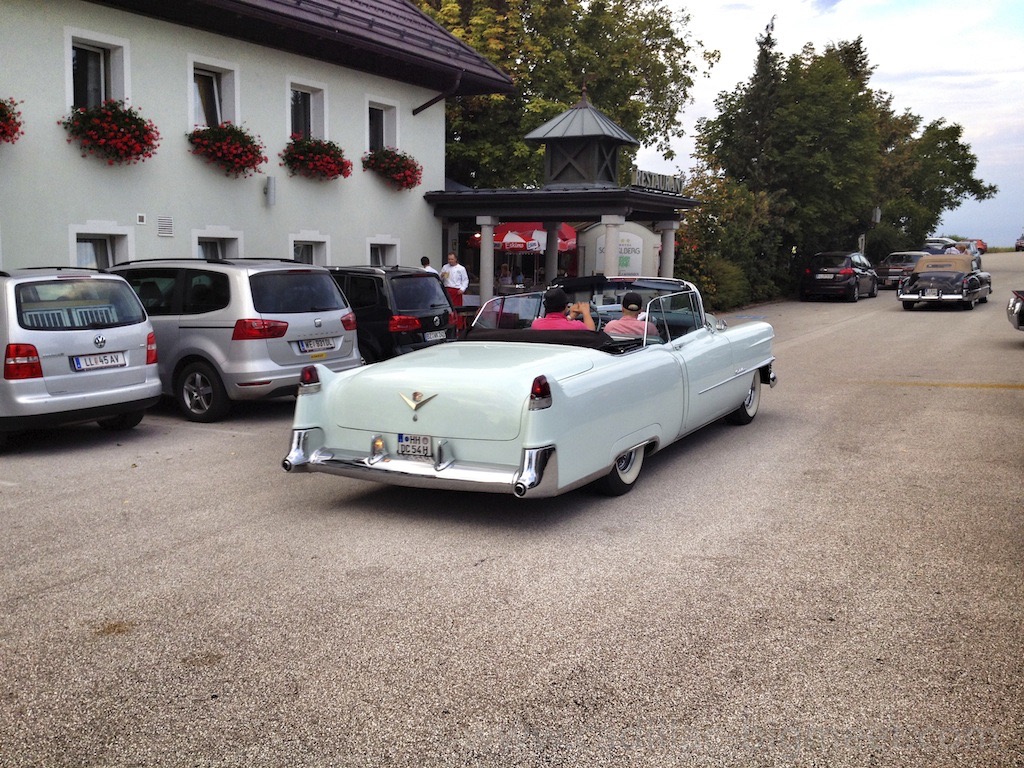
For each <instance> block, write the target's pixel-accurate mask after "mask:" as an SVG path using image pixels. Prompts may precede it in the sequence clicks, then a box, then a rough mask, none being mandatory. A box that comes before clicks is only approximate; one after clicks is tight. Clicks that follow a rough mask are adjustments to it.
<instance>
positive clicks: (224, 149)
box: [186, 122, 267, 178]
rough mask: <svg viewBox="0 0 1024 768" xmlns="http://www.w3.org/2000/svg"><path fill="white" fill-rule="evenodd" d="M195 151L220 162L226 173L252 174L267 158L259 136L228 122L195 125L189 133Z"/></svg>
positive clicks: (257, 171) (189, 139)
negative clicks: (212, 124)
mask: <svg viewBox="0 0 1024 768" xmlns="http://www.w3.org/2000/svg"><path fill="white" fill-rule="evenodd" d="M186 135H187V136H188V142H189V144H191V145H192V154H193V155H200V156H202V157H205V158H206V162H208V163H213V164H215V165H219V166H220V167H221V168H222V169H223V170H224V175H225V176H234V177H236V178H237V177H239V176H252V175H253V174H256V173H259V172H260V166H261V165H263V163H265V162H267V157H266V155H264V154H263V150H264V149H265V147H264V146H263V144H262V142H261V141H260V139H259V137H258V136H254V135H253V134H251V133H249V132H248V131H247V130H246V129H245V128H243V127H242V126H240V125H233V124H232V123H229V122H225V123H221V124H220V125H214V126H211V127H209V128H196V129H195V130H194V131H192V132H191V133H189V134H186Z"/></svg>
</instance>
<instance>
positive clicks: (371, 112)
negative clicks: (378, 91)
mask: <svg viewBox="0 0 1024 768" xmlns="http://www.w3.org/2000/svg"><path fill="white" fill-rule="evenodd" d="M366 145H367V148H368V149H369V150H370V151H371V152H373V151H374V150H378V149H383V148H384V147H397V146H398V110H397V109H396V108H395V106H394V105H390V104H382V103H380V102H376V101H371V102H370V104H369V107H368V113H367V143H366Z"/></svg>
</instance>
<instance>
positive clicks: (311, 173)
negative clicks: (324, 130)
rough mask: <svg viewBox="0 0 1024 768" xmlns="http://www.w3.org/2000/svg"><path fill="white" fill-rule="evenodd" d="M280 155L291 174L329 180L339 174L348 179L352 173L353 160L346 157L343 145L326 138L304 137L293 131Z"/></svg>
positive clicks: (283, 164) (282, 163)
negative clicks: (340, 145)
mask: <svg viewBox="0 0 1024 768" xmlns="http://www.w3.org/2000/svg"><path fill="white" fill-rule="evenodd" d="M280 157H281V165H282V166H284V167H285V168H287V169H288V174H289V175H290V176H305V177H306V178H308V179H321V180H323V181H329V180H331V179H336V178H338V177H339V176H342V177H344V178H346V179H347V178H348V177H349V176H350V175H351V174H352V161H351V160H346V159H345V153H344V152H343V151H342V149H341V147H339V146H338V145H337V144H335V143H334V142H333V141H327V140H325V139H309V138H303V137H302V136H301V135H299V134H297V133H293V134H292V137H291V141H289V142H288V145H287V146H286V147H285V148H284V152H281V153H280Z"/></svg>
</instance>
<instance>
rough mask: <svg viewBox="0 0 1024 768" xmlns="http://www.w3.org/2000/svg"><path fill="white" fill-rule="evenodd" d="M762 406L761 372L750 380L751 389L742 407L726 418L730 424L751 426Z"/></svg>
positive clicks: (741, 404)
mask: <svg viewBox="0 0 1024 768" xmlns="http://www.w3.org/2000/svg"><path fill="white" fill-rule="evenodd" d="M760 404H761V372H760V371H754V375H753V377H752V378H751V379H750V388H749V389H748V390H747V396H746V397H745V398H743V402H742V403H740V407H739V408H737V409H736V410H735V411H733V412H732V413H730V414H729V415H728V416H726V417H725V420H726V421H728V422H729V423H730V424H749V423H750V422H752V421H753V420H754V417H755V416H757V407H758V406H759V405H760Z"/></svg>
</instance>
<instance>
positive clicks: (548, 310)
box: [530, 288, 595, 331]
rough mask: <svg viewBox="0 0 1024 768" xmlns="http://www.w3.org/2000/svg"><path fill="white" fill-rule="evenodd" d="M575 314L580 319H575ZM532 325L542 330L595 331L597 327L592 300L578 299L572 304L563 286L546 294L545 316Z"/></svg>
mask: <svg viewBox="0 0 1024 768" xmlns="http://www.w3.org/2000/svg"><path fill="white" fill-rule="evenodd" d="M566 312H568V316H567V315H566ZM574 315H578V316H579V317H580V320H575V319H573V316H574ZM530 327H531V328H534V329H537V330H541V331H593V330H594V328H595V326H594V318H593V317H591V316H590V302H589V301H578V302H576V303H575V304H571V305H570V302H569V296H568V294H566V292H565V291H563V290H562V289H561V288H552V289H551V290H549V291H547V292H546V293H545V294H544V317H538V318H537V319H536V320H534V321H533V324H532V325H531V326H530Z"/></svg>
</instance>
